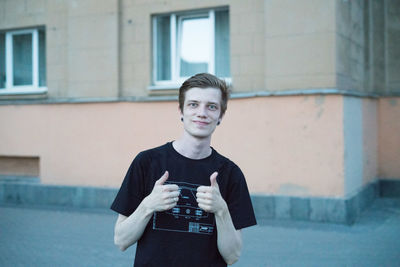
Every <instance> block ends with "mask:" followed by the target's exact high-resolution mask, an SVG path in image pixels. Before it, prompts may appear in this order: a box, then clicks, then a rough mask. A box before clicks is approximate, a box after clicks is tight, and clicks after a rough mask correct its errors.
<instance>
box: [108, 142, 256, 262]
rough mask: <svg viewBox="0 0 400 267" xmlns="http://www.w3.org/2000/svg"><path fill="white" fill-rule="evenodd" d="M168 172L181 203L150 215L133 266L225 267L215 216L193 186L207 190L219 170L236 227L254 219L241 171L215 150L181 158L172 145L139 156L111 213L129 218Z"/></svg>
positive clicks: (219, 182) (169, 179)
mask: <svg viewBox="0 0 400 267" xmlns="http://www.w3.org/2000/svg"><path fill="white" fill-rule="evenodd" d="M166 170H167V171H168V172H169V178H168V180H167V182H166V183H171V184H177V185H178V186H179V188H180V196H179V201H178V204H177V205H176V206H175V207H174V208H173V209H171V210H168V211H164V212H155V213H154V215H153V217H152V218H151V219H150V221H149V223H148V225H147V227H146V229H145V231H144V233H143V235H142V237H141V238H140V239H139V241H138V244H137V249H136V256H135V266H190V267H195V266H201V267H205V266H226V263H225V261H224V260H223V258H222V256H221V255H220V254H219V251H218V247H217V229H216V224H215V218H214V214H212V213H208V212H205V211H203V210H201V209H200V208H199V207H198V205H197V201H196V189H197V187H199V186H200V185H205V186H210V175H211V174H212V173H213V172H215V171H217V172H218V176H217V182H218V185H219V189H220V192H221V195H222V197H223V198H224V199H225V201H226V203H227V205H228V208H229V212H230V214H231V217H232V221H233V224H234V226H235V228H236V229H242V228H245V227H249V226H252V225H255V224H256V219H255V216H254V211H253V207H252V204H251V200H250V196H249V191H248V189H247V184H246V181H245V178H244V176H243V173H242V172H241V170H240V169H239V167H238V166H237V165H235V164H234V163H233V162H232V161H230V160H229V159H227V158H225V157H223V156H222V155H220V154H219V153H217V151H215V150H214V149H212V153H211V155H210V156H209V157H207V158H204V159H200V160H193V159H190V158H186V157H184V156H182V155H181V154H179V153H178V152H177V151H175V149H174V148H173V146H172V143H171V142H170V143H167V144H165V145H163V146H160V147H157V148H153V149H150V150H146V151H143V152H141V153H139V154H138V155H137V156H136V158H135V159H134V160H133V162H132V164H131V166H130V167H129V170H128V172H127V174H126V176H125V179H124V181H123V183H122V186H121V188H120V190H119V192H118V194H117V196H116V198H115V200H114V202H113V204H112V206H111V209H112V210H114V211H116V212H118V213H120V214H122V215H125V216H130V215H131V214H132V213H133V212H134V211H135V209H136V208H137V207H138V206H139V204H140V203H141V202H142V200H143V199H144V198H145V197H146V196H147V195H149V194H150V193H151V191H152V189H153V187H154V183H155V182H156V181H157V180H158V179H159V178H160V177H161V176H162V175H163V174H164V172H165V171H166Z"/></svg>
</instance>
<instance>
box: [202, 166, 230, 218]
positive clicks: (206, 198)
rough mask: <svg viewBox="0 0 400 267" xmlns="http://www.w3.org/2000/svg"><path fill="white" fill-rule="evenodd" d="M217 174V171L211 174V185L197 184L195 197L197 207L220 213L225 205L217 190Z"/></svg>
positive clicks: (224, 209) (225, 207) (225, 208)
mask: <svg viewBox="0 0 400 267" xmlns="http://www.w3.org/2000/svg"><path fill="white" fill-rule="evenodd" d="M217 176H218V172H214V173H213V174H211V176H210V182H211V186H199V187H198V188H197V194H196V197H197V203H198V204H199V208H201V209H202V210H205V211H207V212H212V213H214V214H216V215H221V214H222V213H223V212H224V211H226V210H227V205H226V202H225V200H224V199H223V198H222V196H221V193H220V191H219V186H218V183H217Z"/></svg>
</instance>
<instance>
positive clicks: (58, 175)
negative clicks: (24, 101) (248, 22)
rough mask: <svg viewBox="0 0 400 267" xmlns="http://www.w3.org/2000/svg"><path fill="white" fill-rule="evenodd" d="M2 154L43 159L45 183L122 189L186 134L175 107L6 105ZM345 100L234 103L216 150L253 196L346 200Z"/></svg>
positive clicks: (1, 112) (1, 117)
mask: <svg viewBox="0 0 400 267" xmlns="http://www.w3.org/2000/svg"><path fill="white" fill-rule="evenodd" d="M0 125H2V130H1V131H0V140H3V142H2V143H1V145H0V155H3V156H4V155H6V156H38V157H40V175H41V181H42V182H43V183H50V184H69V185H95V186H112V187H118V186H119V185H120V183H121V181H122V178H123V176H124V175H125V172H126V170H127V168H128V166H129V164H130V162H131V160H132V159H133V157H134V156H135V155H136V154H137V153H138V152H139V151H141V150H143V149H147V148H150V147H154V146H158V145H160V144H163V143H165V142H167V141H170V140H173V139H175V138H176V137H177V136H179V135H180V133H181V130H182V129H181V122H180V120H179V113H178V108H177V103H176V102H151V103H127V102H123V103H86V104H45V105H15V106H12V105H10V106H0ZM342 125H343V123H342V97H341V96H327V97H325V96H285V97H264V98H261V97H260V98H249V99H240V100H239V99H237V100H231V101H230V103H229V106H228V111H227V114H226V116H225V118H224V120H223V121H222V124H221V125H220V126H219V127H218V128H217V130H216V132H215V135H214V139H213V147H214V148H215V149H217V150H218V151H219V152H220V153H222V154H224V155H226V156H228V157H230V158H231V159H232V160H233V161H235V162H236V163H237V164H238V165H239V166H240V167H241V168H242V170H243V172H244V173H245V175H246V177H247V181H248V185H249V188H250V190H251V191H252V192H253V193H266V194H280V195H299V196H341V195H343V179H344V178H343V129H342V127H343V126H342Z"/></svg>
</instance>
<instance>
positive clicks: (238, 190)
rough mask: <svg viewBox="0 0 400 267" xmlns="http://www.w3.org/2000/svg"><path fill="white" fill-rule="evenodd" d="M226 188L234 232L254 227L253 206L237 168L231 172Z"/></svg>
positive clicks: (240, 172)
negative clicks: (229, 181)
mask: <svg viewBox="0 0 400 267" xmlns="http://www.w3.org/2000/svg"><path fill="white" fill-rule="evenodd" d="M230 179H231V183H230V185H229V186H228V194H227V199H226V202H227V205H228V208H229V212H230V214H231V217H232V221H233V225H234V226H235V228H236V230H239V229H242V228H246V227H249V226H252V225H256V224H257V221H256V218H255V215H254V210H253V205H252V203H251V198H250V194H249V190H248V188H247V183H246V180H245V178H244V175H243V173H242V171H241V170H240V168H239V167H238V166H236V165H235V166H234V167H233V169H232V170H231V177H230Z"/></svg>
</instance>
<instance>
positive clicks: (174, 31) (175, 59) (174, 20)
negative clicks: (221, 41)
mask: <svg viewBox="0 0 400 267" xmlns="http://www.w3.org/2000/svg"><path fill="white" fill-rule="evenodd" d="M216 10H218V9H210V10H203V11H197V12H186V13H172V14H170V15H169V16H170V40H171V80H156V77H157V18H158V17H159V16H154V17H153V21H152V23H153V28H152V30H153V33H152V34H153V47H152V48H153V51H152V53H153V67H152V68H153V71H152V85H151V86H149V88H148V89H149V90H163V89H177V88H179V87H180V85H181V84H182V82H184V81H185V80H186V79H187V78H189V77H180V76H179V73H180V60H179V57H180V45H181V37H182V34H181V31H182V21H183V20H184V19H187V18H196V17H199V18H204V17H207V18H208V19H209V20H210V29H209V34H210V44H209V45H210V61H209V62H207V63H208V64H207V66H208V70H207V72H208V73H211V74H215V11H216ZM222 78H224V79H225V80H226V81H227V82H230V81H231V77H222Z"/></svg>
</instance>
